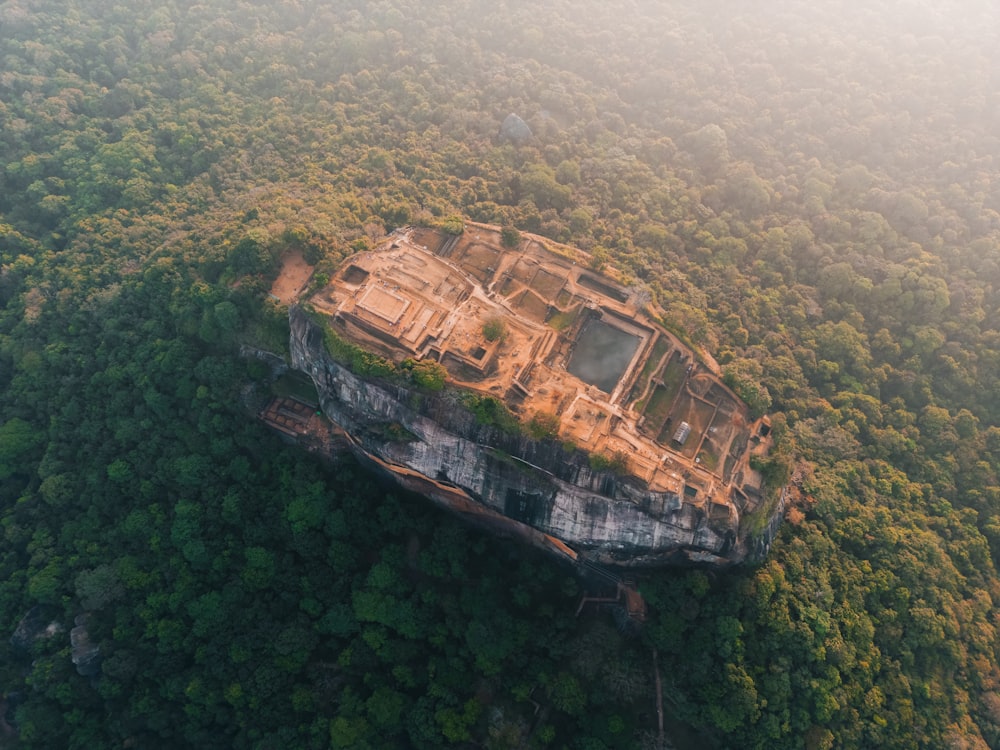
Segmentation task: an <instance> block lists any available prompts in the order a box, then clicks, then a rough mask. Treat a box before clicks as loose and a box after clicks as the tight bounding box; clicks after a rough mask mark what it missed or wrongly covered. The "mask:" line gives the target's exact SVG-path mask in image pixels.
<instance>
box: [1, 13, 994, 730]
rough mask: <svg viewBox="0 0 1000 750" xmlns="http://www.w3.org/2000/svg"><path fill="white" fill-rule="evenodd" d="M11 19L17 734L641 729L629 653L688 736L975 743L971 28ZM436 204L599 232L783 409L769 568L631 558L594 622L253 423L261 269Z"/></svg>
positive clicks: (977, 213)
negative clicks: (629, 587) (85, 613)
mask: <svg viewBox="0 0 1000 750" xmlns="http://www.w3.org/2000/svg"><path fill="white" fill-rule="evenodd" d="M0 26H2V29H3V33H2V34H0V53H2V59H3V61H4V63H3V72H2V73H0V126H2V127H0V266H2V271H0V305H2V309H0V384H2V389H0V516H2V521H0V523H2V529H3V536H4V539H3V545H2V547H0V566H2V567H0V633H4V634H13V633H14V631H15V629H16V627H17V625H18V623H19V622H20V621H21V619H22V617H23V616H24V615H25V614H26V613H27V612H29V610H31V609H32V608H33V607H36V606H37V607H39V608H40V609H39V610H36V613H37V614H38V617H40V618H42V620H43V626H47V625H48V624H49V623H52V622H54V623H56V626H55V627H54V628H53V629H52V630H51V631H50V632H49V633H48V634H47V635H39V637H37V638H35V639H33V640H31V639H29V640H28V641H27V642H26V644H25V645H23V646H22V647H16V646H15V645H12V644H11V643H10V642H9V641H8V638H7V636H6V635H5V636H4V637H3V638H0V651H2V654H3V658H2V659H0V690H2V691H3V692H4V694H6V695H8V699H7V708H8V712H7V713H8V719H9V720H11V721H13V722H14V724H15V725H16V727H17V729H18V732H19V736H20V739H19V740H17V744H19V745H20V746H21V747H24V748H53V747H77V746H81V747H82V746H85V745H86V746H94V747H98V746H101V747H103V746H108V747H110V746H122V745H124V744H134V745H135V746H141V747H149V748H158V747H160V748H178V747H213V746H227V747H230V746H231V747H240V748H266V747H282V748H284V747H317V748H319V747H329V746H333V747H357V748H363V747H385V746H403V745H407V744H410V745H412V746H415V747H443V746H448V745H449V744H452V745H461V743H463V742H470V741H475V742H478V743H481V744H482V745H484V746H486V747H491V748H500V747H518V746H522V745H525V744H527V745H529V746H532V745H534V746H543V745H548V746H550V747H569V748H587V749H588V750H597V749H598V748H625V747H636V746H639V747H643V746H646V747H655V746H656V741H657V740H656V733H655V717H654V716H653V715H652V709H651V708H650V706H651V705H652V691H651V686H650V679H651V675H650V670H649V665H648V653H649V651H648V649H649V647H651V646H655V647H656V648H657V650H658V653H659V655H660V662H661V667H662V671H663V680H664V683H665V686H664V688H665V690H664V692H665V694H666V695H667V696H669V699H668V702H667V706H666V707H667V710H668V713H669V714H670V715H671V716H672V717H674V718H676V719H680V720H683V721H684V722H687V723H688V724H689V725H691V726H694V727H696V728H697V730H698V731H699V732H700V733H701V736H702V737H703V742H702V744H704V745H715V746H718V747H767V748H799V747H803V746H804V747H808V748H831V747H884V748H924V747H926V748H940V747H971V748H982V747H986V746H997V745H998V744H1000V667H998V657H997V653H998V640H997V633H996V619H995V618H996V615H995V612H996V602H997V598H998V597H1000V578H998V576H997V572H996V568H995V559H996V556H997V555H998V554H1000V489H998V488H1000V426H998V420H1000V401H998V400H997V398H996V394H997V392H998V391H1000V339H998V336H997V331H998V330H1000V298H998V291H997V290H998V288H1000V251H998V247H1000V245H998V242H1000V213H998V212H1000V193H998V187H997V182H996V180H995V179H994V176H995V174H996V172H997V167H998V165H997V163H996V159H997V154H998V153H1000V143H998V135H997V134H998V133H1000V128H998V127H997V122H996V108H995V106H993V104H992V102H993V99H992V98H991V97H993V96H994V92H993V90H992V89H991V88H990V87H991V86H992V83H993V79H991V77H990V73H991V72H992V71H993V70H995V69H996V64H995V50H997V49H1000V40H998V39H997V36H996V35H997V29H998V28H1000V24H998V22H997V9H996V7H995V5H994V4H990V3H987V2H985V1H981V0H966V2H963V3H958V2H954V1H948V2H944V3H938V4H936V5H935V6H934V7H933V8H931V7H929V6H928V7H924V6H922V5H915V4H911V5H908V6H907V9H906V12H902V11H900V9H899V8H898V7H896V6H895V5H892V4H889V3H885V2H879V3H874V4H869V5H867V6H865V7H864V8H859V7H855V6H847V5H845V4H843V3H831V4H812V5H805V4H798V3H795V4H793V3H791V2H788V1H787V0H781V1H779V2H769V3H762V2H751V3H749V4H742V5H740V6H739V7H734V6H733V4H731V3H704V2H697V3H696V2H690V1H689V0H679V1H678V2H674V3H670V4H669V7H664V6H663V4H656V5H649V4H645V5H644V4H625V3H621V2H614V1H612V2H604V3H600V4H598V3H585V4H583V5H581V4H580V3H576V4H573V5H572V6H566V8H563V7H562V6H559V5H554V6H547V5H544V4H538V3H532V4H518V3H513V4H511V3H507V4H496V3H483V2H478V0H477V1H474V2H471V3H466V4H465V5H462V6H461V7H457V6H455V5H454V4H451V5H449V6H437V5H434V4H430V3H424V2H413V1H411V0H390V2H385V3H376V4H371V3H364V4H362V3H352V2H344V3H338V4H336V5H335V6H334V5H332V4H327V3H323V2H316V1H314V0H306V1H304V2H300V3H297V4H275V5H273V6H270V5H261V4H250V3H244V2H235V3H222V2H219V1H218V0H207V2H203V3H201V4H198V5H185V4H179V3H176V2H173V1H172V0H163V1H161V2H157V3H148V2H143V1H140V2H136V3H130V4H117V5H114V4H99V3H95V2H82V1H77V2H70V3H69V4H67V3H55V2H50V1H49V0H39V1H38V2H33V3H31V4H23V3H22V4H18V3H6V4H4V5H3V6H2V7H0ZM512 111H513V112H517V113H519V114H520V115H521V116H522V117H523V118H525V119H526V121H527V122H528V124H529V125H530V129H531V131H532V133H533V136H532V137H531V139H530V140H527V141H525V142H524V143H522V144H520V145H515V144H513V143H509V142H501V141H500V140H498V139H496V138H495V136H496V134H497V131H498V128H499V124H500V122H502V120H503V118H504V117H505V116H506V115H507V113H509V112H512ZM461 215H467V216H471V217H472V218H473V219H475V220H480V221H488V222H492V223H496V224H499V225H501V226H505V227H512V228H516V229H517V230H519V231H529V232H536V233H541V234H543V235H546V236H549V237H552V238H554V239H557V240H559V241H570V242H573V243H574V244H577V245H579V246H581V247H583V248H584V249H588V250H591V251H593V253H592V256H593V258H594V262H595V264H607V265H608V266H610V267H613V268H615V269H616V270H617V271H618V272H619V273H621V274H623V275H624V276H627V277H629V278H631V279H632V280H634V281H636V282H637V283H640V284H642V285H645V286H646V287H648V289H649V291H650V293H651V294H652V295H653V296H654V297H655V298H656V301H657V302H658V303H659V305H660V306H661V307H662V308H663V309H665V310H667V311H668V312H669V315H670V321H669V322H670V324H671V326H672V329H673V330H677V331H678V332H679V333H680V334H681V335H682V336H683V337H684V338H685V340H686V341H690V342H692V343H693V344H695V345H698V346H702V347H705V348H706V349H707V350H709V351H710V352H712V353H714V355H715V356H716V358H717V359H718V360H719V363H720V364H721V365H722V366H723V367H725V368H727V369H728V370H729V371H731V372H733V373H737V374H739V376H740V377H741V378H744V379H745V380H744V382H746V383H753V384H755V385H756V386H757V387H759V388H760V389H761V390H760V391H759V394H760V396H761V398H764V397H765V396H766V397H768V398H770V399H771V402H772V404H771V409H772V411H773V412H776V413H777V414H778V415H779V416H780V417H781V419H782V421H783V423H784V424H787V434H786V436H785V438H784V440H785V443H784V444H785V446H786V450H787V451H789V454H790V455H798V456H801V457H802V462H801V464H800V465H799V466H798V467H797V472H796V480H797V486H799V488H800V489H801V495H802V505H801V507H800V508H798V509H797V510H796V515H794V516H793V517H792V518H793V519H794V520H795V522H796V523H794V524H792V523H789V524H788V525H786V527H785V528H783V530H782V532H781V535H780V537H779V539H778V540H777V541H776V543H775V544H774V546H773V548H772V550H771V554H770V557H769V558H768V560H767V562H766V563H765V564H764V565H762V566H761V567H760V568H759V569H756V570H745V571H739V572H733V573H726V574H722V575H715V574H710V573H707V572H702V571H686V572H685V571H681V572H677V571H663V572H658V573H655V574H649V575H646V576H644V577H643V580H642V589H643V593H644V595H645V596H646V597H647V600H648V601H649V603H650V605H651V618H650V621H649V623H648V624H647V626H646V628H645V630H644V633H643V635H642V637H641V638H640V639H637V640H634V641H625V640H623V639H622V638H620V637H619V636H618V635H617V634H616V631H615V630H613V629H612V628H611V627H610V625H609V624H608V623H606V622H605V621H604V620H602V619H600V618H594V617H590V616H587V615H584V616H582V617H581V618H580V619H578V620H577V619H574V618H573V616H572V613H573V610H574V605H575V596H576V593H577V583H576V582H575V581H574V580H573V579H572V578H571V577H569V576H568V575H567V574H566V572H565V571H564V570H562V569H561V568H559V567H557V566H556V565H554V564H552V563H550V562H549V561H545V560H540V559H537V558H535V557H533V556H531V555H530V554H529V553H526V552H525V551H523V550H516V551H514V550H510V549H508V548H505V547H504V545H502V544H500V543H498V542H496V541H494V540H490V539H487V538H485V537H483V536H481V535H478V534H475V533H473V532H470V531H469V530H467V529H465V528H464V527H462V526H461V525H460V524H459V523H457V522H454V521H452V520H450V519H448V518H444V517H442V516H440V515H438V514H437V513H435V512H434V511H432V510H431V509H430V508H428V507H427V506H425V505H422V504H420V503H416V502H412V501H411V499H410V498H403V497H401V496H395V495H387V494H386V492H385V490H384V489H383V488H380V487H377V486H373V485H371V484H370V483H369V482H368V480H367V479H366V478H365V476H364V475H363V474H362V473H361V472H360V471H359V470H357V469H346V468H345V469H342V470H340V472H339V473H337V474H331V473H330V472H328V471H327V470H325V469H323V468H321V467H319V466H318V465H316V464H315V463H314V462H313V461H312V459H310V458H309V457H308V456H303V455H299V454H298V453H296V452H294V451H291V450H288V449H286V448H284V447H283V446H282V445H281V444H280V443H279V442H278V441H277V440H276V438H274V437H272V436H271V435H269V434H267V433H265V432H264V431H263V429H262V428H261V427H259V426H258V425H256V424H254V423H253V422H252V421H251V420H249V419H247V418H246V416H245V415H244V414H243V413H242V411H241V398H242V397H243V395H242V388H243V385H244V383H245V382H246V381H247V380H248V378H252V377H259V376H261V375H263V371H262V370H263V365H261V364H259V363H256V362H250V361H245V360H241V359H239V358H238V357H237V356H236V351H237V345H238V344H239V343H242V342H246V341H253V342H262V341H263V342H266V343H267V344H268V345H269V346H274V347H279V346H281V345H282V344H281V343H280V339H281V335H282V334H281V327H282V313H281V311H280V310H277V309H276V308H275V307H274V306H271V305H270V303H268V302H267V301H266V292H267V289H268V288H269V280H270V277H271V275H273V272H274V264H275V261H276V259H277V258H278V257H279V256H280V254H281V253H282V252H283V251H285V250H287V249H288V248H289V247H295V248H298V249H300V250H302V252H303V253H304V254H306V255H307V256H308V257H309V258H310V262H313V261H320V262H321V263H322V262H325V263H327V264H328V265H327V266H325V267H326V268H330V267H332V266H333V265H334V264H335V263H336V262H337V261H339V260H340V259H342V258H343V257H345V256H346V254H348V253H349V252H352V251H355V250H360V249H364V248H366V247H369V246H370V245H371V244H372V242H373V241H374V240H377V239H378V238H379V237H380V236H381V235H382V233H383V232H384V231H385V230H386V229H387V228H390V227H393V226H398V225H400V224H403V223H407V222H412V221H421V222H427V223H439V224H442V225H444V224H448V225H449V226H451V227H452V228H453V229H454V230H456V231H461V227H462V222H461V221H460V220H457V221H456V220H454V219H452V218H451V217H456V216H461ZM323 272H326V271H323ZM84 608H89V609H90V610H91V617H90V619H89V621H88V622H89V623H90V624H89V626H88V627H89V628H90V638H91V640H92V641H93V642H94V643H97V644H99V645H100V647H101V654H102V662H101V665H100V676H99V679H96V680H90V679H88V678H85V677H81V676H79V675H78V674H77V673H76V671H75V670H74V668H73V665H72V663H71V661H70V655H69V653H68V652H69V638H68V628H70V627H72V626H73V618H74V617H75V616H76V615H77V614H79V613H80V612H81V611H82V610H83V609H84ZM59 628H62V630H60V629H59ZM42 632H43V633H45V627H43V628H42ZM536 707H537V713H536ZM651 732H652V734H650V733H651ZM470 738H471V739H470ZM0 743H5V744H7V745H13V744H15V740H13V739H12V738H11V737H9V736H7V734H6V730H5V727H4V726H2V725H0Z"/></svg>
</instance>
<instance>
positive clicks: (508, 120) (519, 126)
mask: <svg viewBox="0 0 1000 750" xmlns="http://www.w3.org/2000/svg"><path fill="white" fill-rule="evenodd" d="M500 140H501V141H508V142H510V143H513V144H515V145H521V144H522V143H527V142H528V141H529V140H531V128H530V127H529V126H528V123H526V122H525V121H524V120H522V119H521V118H520V117H518V116H517V115H515V114H514V113H513V112H511V113H510V114H509V115H507V117H505V118H504V121H503V122H502V123H501V124H500Z"/></svg>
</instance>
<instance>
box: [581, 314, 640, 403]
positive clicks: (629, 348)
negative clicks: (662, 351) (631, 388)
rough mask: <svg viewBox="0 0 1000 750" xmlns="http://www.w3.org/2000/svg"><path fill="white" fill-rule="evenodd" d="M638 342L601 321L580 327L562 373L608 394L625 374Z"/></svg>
mask: <svg viewBox="0 0 1000 750" xmlns="http://www.w3.org/2000/svg"><path fill="white" fill-rule="evenodd" d="M641 341H642V339H641V338H640V337H639V336H636V335H634V334H631V333H626V332H625V331H623V330H622V329H620V328H615V327H614V326H612V325H608V324H607V323H605V322H604V321H602V320H591V321H588V322H587V324H586V325H584V327H583V330H582V331H580V336H579V337H578V338H577V340H576V348H575V349H574V351H573V356H572V357H570V360H569V365H568V366H567V368H566V369H568V370H569V371H570V373H572V374H573V375H576V377H578V378H580V380H582V381H583V382H585V383H589V384H590V385H594V386H597V387H598V388H600V389H601V390H602V391H604V392H605V393H611V392H612V391H613V390H614V389H615V386H616V385H618V381H619V380H621V377H622V375H623V374H625V368H627V367H628V364H629V362H631V361H632V357H634V356H635V352H636V350H637V349H638V348H639V344H640V343H641Z"/></svg>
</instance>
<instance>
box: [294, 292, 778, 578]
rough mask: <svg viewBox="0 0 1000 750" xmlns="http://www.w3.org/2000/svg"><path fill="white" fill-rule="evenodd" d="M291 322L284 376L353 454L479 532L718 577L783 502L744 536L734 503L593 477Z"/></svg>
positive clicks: (767, 533)
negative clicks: (366, 369) (370, 374)
mask: <svg viewBox="0 0 1000 750" xmlns="http://www.w3.org/2000/svg"><path fill="white" fill-rule="evenodd" d="M289 319H290V328H291V358H292V367H293V368H294V369H297V370H300V371H302V372H304V373H306V374H308V375H309V376H310V377H311V378H312V380H313V382H314V383H315V385H316V389H317V392H318V393H319V397H320V403H321V407H322V409H323V412H324V413H325V414H326V416H328V417H329V418H330V419H331V420H332V421H333V422H334V423H335V424H336V425H337V426H338V427H339V428H341V429H342V430H343V431H344V433H345V434H346V438H347V442H348V444H349V445H350V447H351V450H352V451H353V452H354V454H355V455H356V456H357V457H358V458H359V459H360V460H361V461H362V462H363V463H365V464H367V465H369V466H372V467H375V468H377V469H378V470H379V471H381V472H383V473H384V474H385V475H387V476H389V477H391V478H392V479H394V480H395V481H396V482H397V483H398V484H400V485H401V486H403V487H406V488H408V489H411V490H414V491H417V492H419V493H421V494H424V495H426V496H428V497H430V498H431V499H432V500H434V501H435V502H437V503H438V504H439V505H441V506H443V507H446V508H448V509H450V510H452V511H454V512H456V513H458V514H461V515H462V516H465V517H466V518H468V519H469V520H471V521H473V522H474V523H476V524H477V525H480V526H486V527H489V528H491V529H492V530H494V531H497V532H499V533H504V534H508V535H513V536H516V537H519V538H521V539H524V540H527V541H529V542H530V543H532V544H534V545H536V546H539V547H543V548H545V549H548V550H549V551H551V552H554V553H556V554H558V555H561V556H564V557H568V558H570V559H573V560H577V561H583V560H592V561H597V562H602V563H611V564H616V565H662V564H685V563H705V564H711V565H723V566H724V565H728V564H732V563H737V562H740V561H742V560H745V559H747V558H748V557H749V558H756V557H760V556H762V555H763V554H764V553H765V552H766V550H767V546H768V545H769V542H770V539H771V537H772V536H773V533H774V529H775V528H776V526H777V520H779V519H780V515H781V511H782V508H781V505H782V504H781V503H779V504H778V506H779V507H777V508H775V509H773V510H772V511H771V518H769V519H763V521H764V522H763V523H757V524H754V525H755V526H756V527H757V528H758V529H763V530H762V531H760V532H758V533H756V534H755V535H751V536H748V535H747V534H745V533H742V532H741V518H740V513H739V511H738V510H737V507H738V506H737V503H735V502H734V503H728V504H725V505H720V504H709V505H708V506H707V507H705V506H702V507H699V506H697V505H695V504H693V503H690V502H686V500H685V498H684V497H683V493H672V492H652V491H649V490H648V489H645V488H644V484H643V483H642V482H641V481H637V480H635V479H634V478H630V477H627V476H617V475H615V474H614V473H612V472H609V471H595V470H594V469H592V468H591V465H590V463H589V462H588V460H587V456H586V455H585V454H584V453H582V452H581V451H570V452H567V450H566V449H565V448H564V446H563V444H561V443H560V442H559V441H557V440H535V439H532V438H530V437H529V436H527V435H526V434H524V433H523V432H517V431H509V430H508V431H505V430H503V429H501V428H499V427H497V426H495V425H488V424H481V423H480V421H479V420H477V417H476V415H475V414H474V413H473V412H472V411H471V410H470V409H469V408H467V407H466V406H464V405H463V400H462V395H461V392H460V391H458V390H455V389H451V388H446V389H445V390H444V391H441V392H434V393H432V392H428V391H425V390H423V389H419V388H417V387H416V386H413V385H410V384H400V383H397V382H387V381H383V380H379V379H363V378H361V377H358V376H357V375H355V374H353V373H352V372H350V371H349V370H348V369H347V368H346V367H345V366H343V365H341V364H339V363H337V362H336V361H334V360H333V359H332V358H331V357H330V355H329V354H328V353H327V351H326V348H325V346H324V336H323V331H322V329H321V328H320V325H319V324H318V323H316V322H315V321H314V320H313V319H311V318H310V316H309V315H307V314H306V313H305V312H304V311H303V310H302V309H301V308H300V307H297V306H293V307H292V308H291V310H290V313H289ZM748 525H749V524H742V526H743V527H744V528H745V527H746V526H748Z"/></svg>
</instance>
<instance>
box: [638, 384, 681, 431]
mask: <svg viewBox="0 0 1000 750" xmlns="http://www.w3.org/2000/svg"><path fill="white" fill-rule="evenodd" d="M673 402H674V394H673V393H668V392H667V389H666V388H664V387H663V386H662V385H658V386H656V388H654V389H653V393H652V395H651V396H650V397H649V401H648V402H647V404H646V410H645V411H644V412H643V414H644V415H645V417H646V421H647V422H649V423H650V424H651V425H661V424H663V422H664V421H665V420H666V418H667V414H669V413H670V405H671V404H672V403H673Z"/></svg>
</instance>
